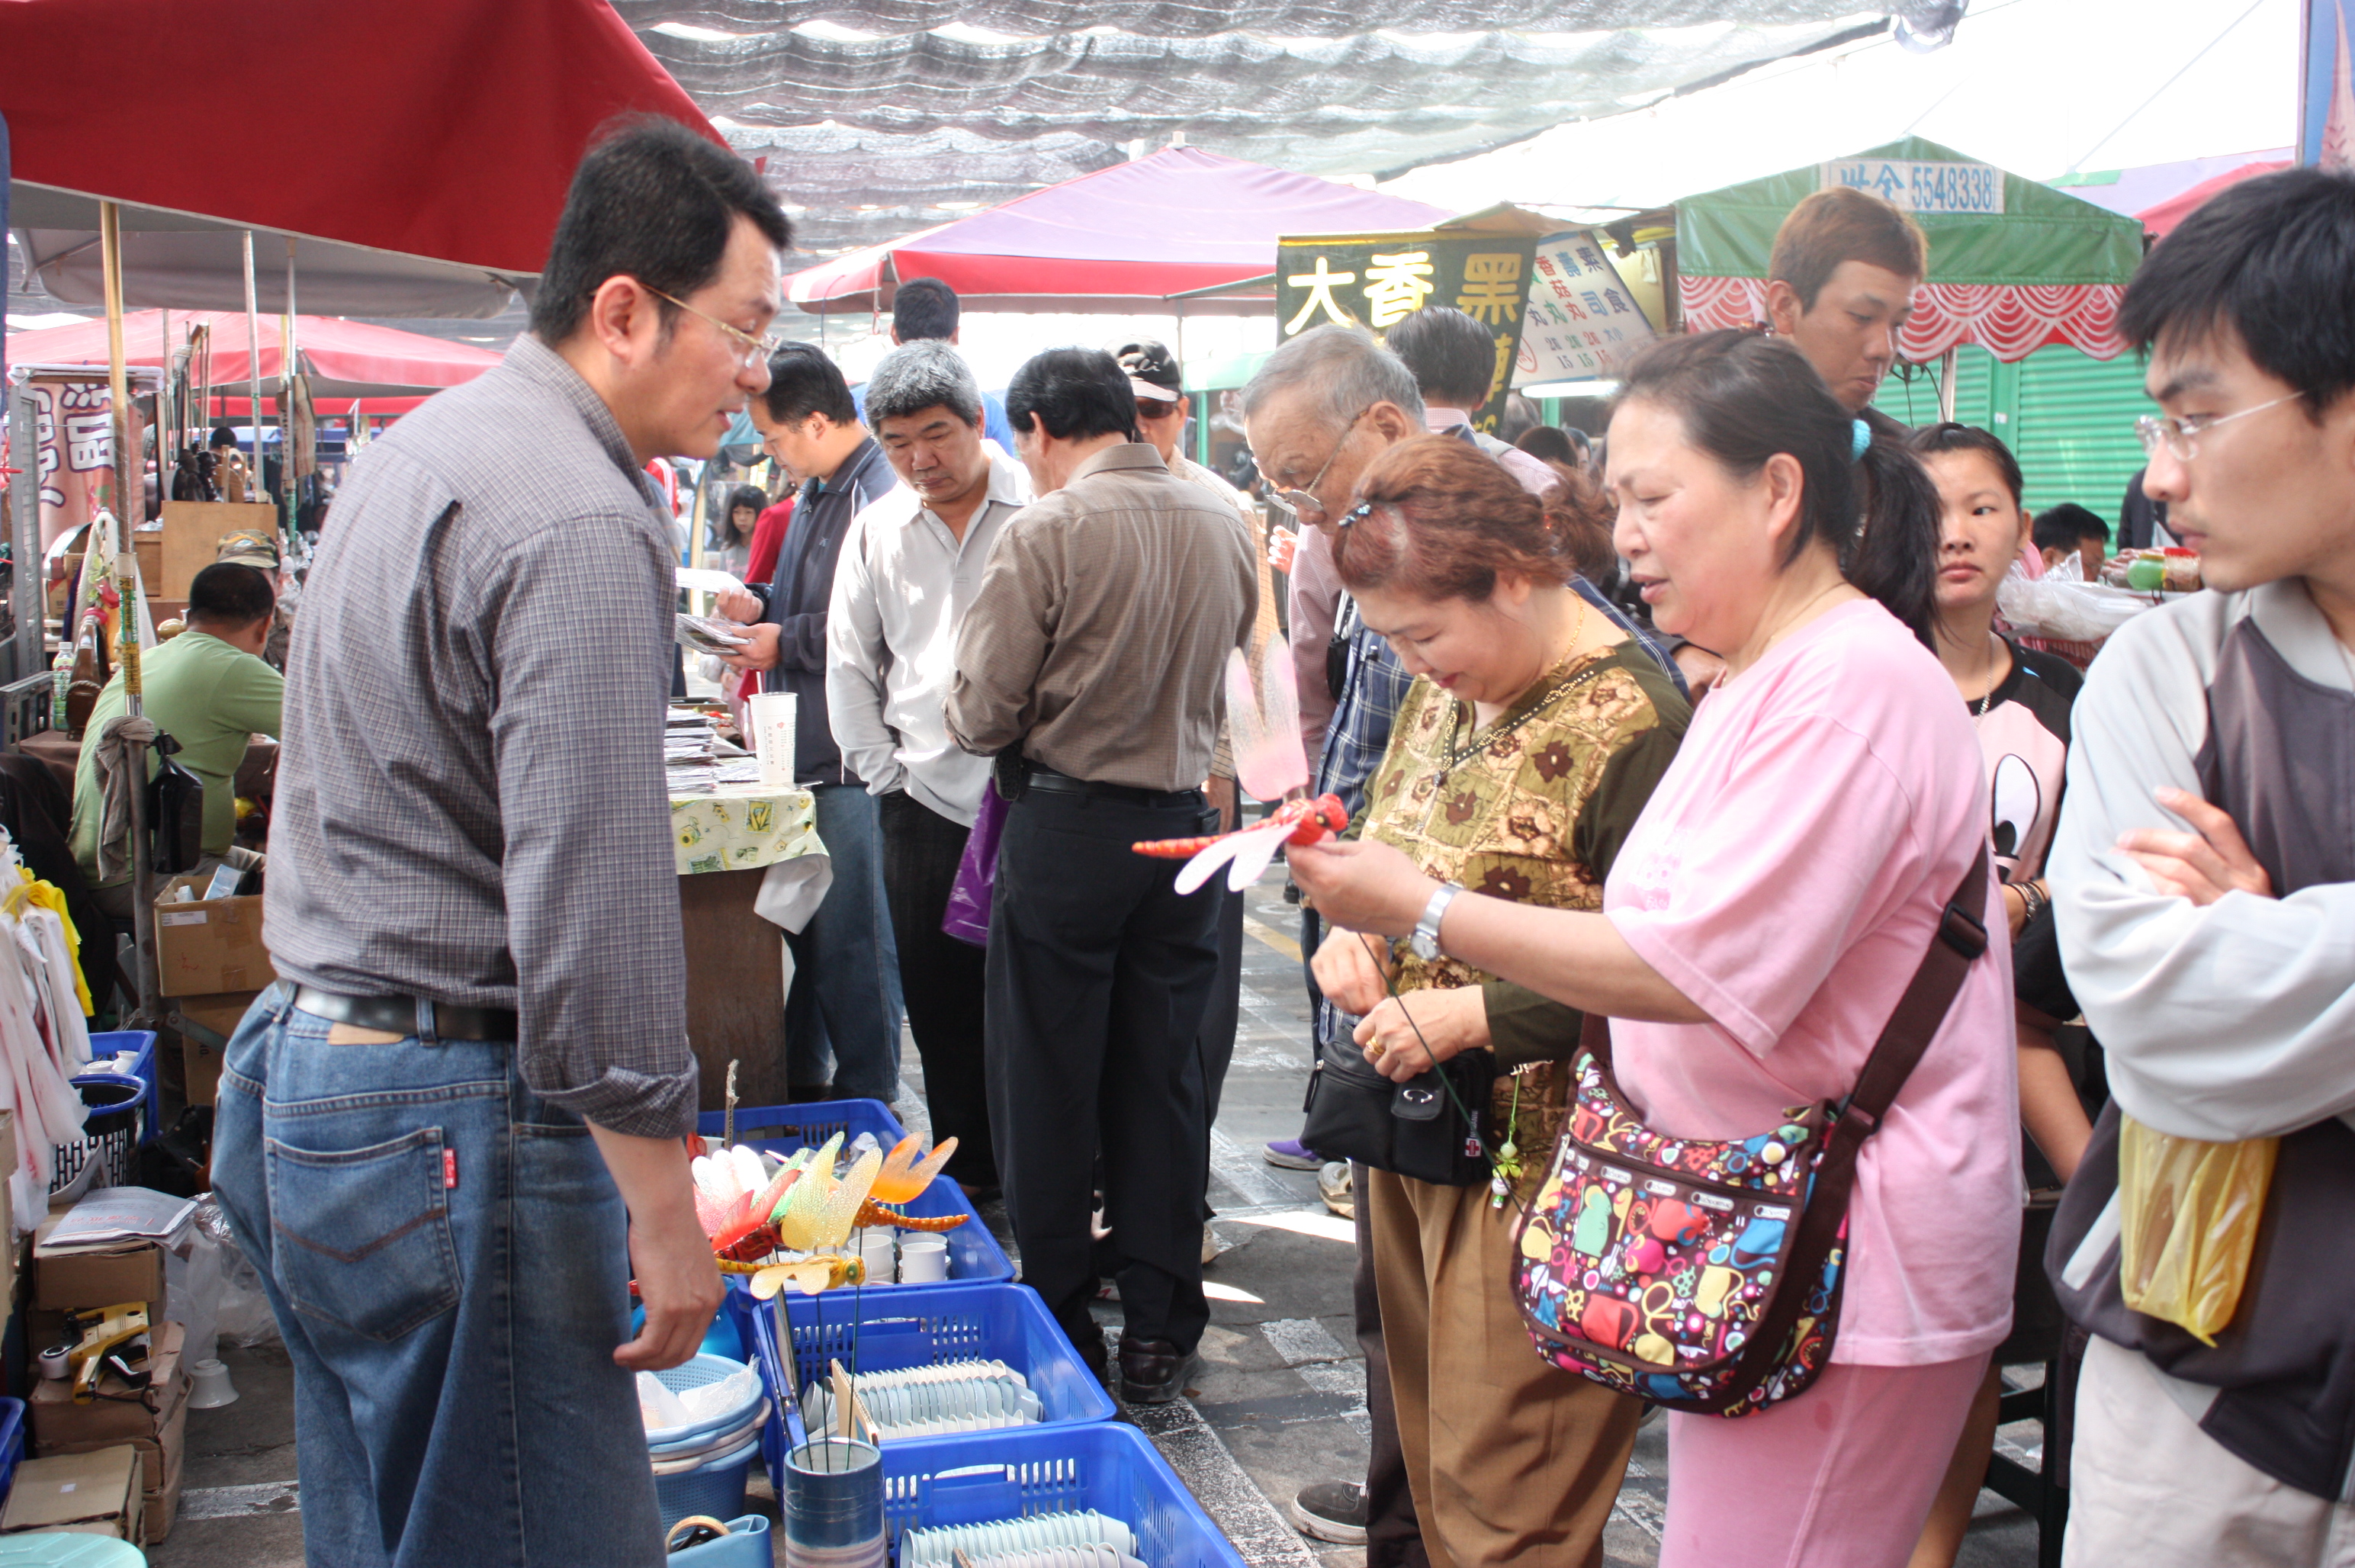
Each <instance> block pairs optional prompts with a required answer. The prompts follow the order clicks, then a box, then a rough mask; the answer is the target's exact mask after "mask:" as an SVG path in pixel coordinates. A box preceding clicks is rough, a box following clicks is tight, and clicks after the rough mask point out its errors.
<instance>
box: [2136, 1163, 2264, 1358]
mask: <svg viewBox="0 0 2355 1568" xmlns="http://www.w3.org/2000/svg"><path fill="white" fill-rule="evenodd" d="M2280 1147H2281V1145H2280V1140H2279V1139H2277V1138H2251V1139H2248V1140H2247V1141H2245V1142H2243V1143H2228V1144H2212V1143H2202V1142H2200V1140H2199V1139H2197V1138H2179V1137H2176V1136H2173V1135H2172V1134H2169V1133H2158V1132H2153V1131H2151V1129H2150V1128H2148V1127H2146V1126H2144V1125H2142V1124H2141V1123H2140V1122H2137V1121H2136V1120H2135V1119H2134V1118H2133V1117H2132V1116H2125V1117H2122V1118H2121V1119H2120V1125H2119V1129H2118V1193H2119V1197H2120V1199H2121V1200H2122V1201H2123V1204H2124V1211H2123V1212H2122V1214H2121V1215H2120V1220H2121V1221H2122V1225H2121V1229H2120V1235H2119V1254H2118V1262H2119V1268H2118V1286H2119V1291H2120V1294H2121V1295H2123V1296H2125V1298H2126V1305H2127V1306H2128V1307H2132V1308H2133V1309H2134V1310H2135V1311H2137V1312H2141V1313H2146V1314H2147V1315H2148V1316H2150V1317H2158V1318H2164V1319H2165V1320H2166V1321H2168V1322H2169V1323H2173V1324H2177V1325H2179V1326H2180V1327H2182V1328H2187V1329H2189V1330H2190V1332H2191V1333H2193V1334H2195V1335H2197V1336H2198V1337H2199V1339H2200V1341H2201V1342H2202V1343H2204V1344H2209V1345H2212V1344H2214V1343H2215V1342H2216V1336H2217V1335H2218V1334H2219V1333H2220V1332H2222V1329H2223V1328H2224V1326H2225V1325H2226V1324H2228V1323H2230V1322H2231V1321H2232V1312H2233V1309H2234V1308H2235V1307H2239V1306H2240V1303H2241V1290H2242V1287H2243V1285H2246V1284H2247V1283H2248V1278H2249V1256H2250V1253H2252V1252H2254V1250H2255V1247H2256V1244H2257V1228H2258V1225H2259V1223H2260V1221H2262V1219H2263V1217H2264V1208H2265V1189H2266V1188H2267V1186H2269V1185H2270V1184H2271V1182H2272V1181H2273V1175H2274V1157H2275V1154H2276V1153H2277V1152H2278V1151H2279V1149H2280Z"/></svg>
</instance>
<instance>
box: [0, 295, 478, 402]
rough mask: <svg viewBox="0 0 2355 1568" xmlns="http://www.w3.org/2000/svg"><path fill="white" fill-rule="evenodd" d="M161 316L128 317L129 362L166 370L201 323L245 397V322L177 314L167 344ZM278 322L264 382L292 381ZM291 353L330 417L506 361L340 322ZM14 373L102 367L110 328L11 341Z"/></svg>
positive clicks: (308, 334) (300, 340)
mask: <svg viewBox="0 0 2355 1568" xmlns="http://www.w3.org/2000/svg"><path fill="white" fill-rule="evenodd" d="M164 315H165V313H164V312H162V311H160V310H141V311H133V312H132V313H130V314H129V315H125V316H124V317H123V363H125V364H126V365H152V366H156V367H159V368H160V367H162V366H163V365H164V364H165V362H166V360H167V359H168V358H169V357H170V356H172V355H173V354H176V353H177V352H178V351H179V350H180V349H181V348H182V347H185V346H186V343H187V341H188V331H189V329H190V328H191V327H194V326H196V325H198V324H199V323H203V322H209V323H211V325H212V368H211V376H212V383H213V386H214V387H215V388H216V389H218V390H220V391H222V392H224V393H228V392H242V390H243V389H244V388H245V386H246V384H247V382H248V381H249V380H250V379H251V378H250V375H249V372H248V368H247V364H246V351H245V316H244V315H243V314H242V313H240V314H237V315H229V314H228V313H226V312H219V313H213V312H203V311H197V312H183V311H175V312H173V313H172V336H171V341H170V342H169V343H168V344H166V343H165V341H164ZM279 321H280V318H279V317H277V316H274V315H265V316H263V317H262V318H261V322H260V324H259V325H260V326H261V333H260V336H261V379H262V381H263V382H264V383H265V384H267V383H271V382H274V381H276V380H277V379H279V377H281V376H282V375H284V374H285V358H284V356H283V354H282V351H281V345H280V341H279V330H278V329H279ZM294 355H295V357H296V358H297V359H298V360H300V361H301V366H302V368H303V369H304V371H306V372H308V373H309V375H310V377H311V395H312V398H313V399H314V400H315V401H316V402H317V404H318V405H319V407H320V408H321V410H322V411H325V408H326V406H327V405H328V404H329V403H331V402H336V401H338V400H340V401H343V402H346V403H348V402H349V401H350V400H352V399H354V398H399V397H414V396H419V395H422V394H425V393H430V392H432V391H435V390H438V389H441V388H443V387H455V386H457V385H459V384H461V383H462V382H465V381H471V380H473V379H474V378H475V377H477V376H479V375H481V374H482V373H483V372H484V371H485V370H487V369H489V368H491V367H492V366H494V365H496V364H497V363H498V362H499V356H498V355H496V354H495V353H493V352H492V351H491V350H489V349H487V348H478V347H474V345H473V344H469V343H451V342H447V341H445V340H443V339H442V338H439V337H422V336H419V335H418V334H416V333H413V332H401V331H399V330H397V329H395V328H393V327H389V326H370V325H368V324H366V323H364V322H357V321H341V320H338V319H336V317H334V316H319V315H305V316H298V317H296V318H295V325H294ZM8 362H9V363H10V364H12V365H103V364H105V363H106V362H107V360H106V323H104V322H103V321H95V320H93V321H86V322H80V323H77V324H76V325H72V326H53V327H49V328H47V329H45V330H43V331H39V332H12V333H10V334H9V335H8Z"/></svg>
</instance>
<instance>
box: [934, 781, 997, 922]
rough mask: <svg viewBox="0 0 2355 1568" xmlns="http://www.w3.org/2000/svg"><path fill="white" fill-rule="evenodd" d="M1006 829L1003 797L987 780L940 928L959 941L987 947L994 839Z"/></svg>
mask: <svg viewBox="0 0 2355 1568" xmlns="http://www.w3.org/2000/svg"><path fill="white" fill-rule="evenodd" d="M1005 827H1006V797H1005V796H1004V795H999V794H998V793H997V784H996V781H995V780H993V781H991V783H990V785H989V787H988V788H986V789H985V790H983V791H982V792H981V811H980V814H979V815H978V816H975V818H974V819H973V831H972V833H971V834H969V835H967V836H966V838H965V841H964V859H961V860H959V861H958V862H957V869H956V880H955V881H954V883H952V884H951V885H950V887H949V904H948V909H947V910H946V912H943V914H942V916H941V929H942V930H943V931H944V932H946V933H949V934H950V935H951V936H954V937H955V938H956V939H957V940H958V941H959V942H970V943H971V944H974V945H975V947H986V946H988V945H989V898H990V890H991V889H992V888H993V887H994V886H996V881H997V836H998V834H999V833H1000V832H1001V831H1002V830H1003V829H1004V828H1005Z"/></svg>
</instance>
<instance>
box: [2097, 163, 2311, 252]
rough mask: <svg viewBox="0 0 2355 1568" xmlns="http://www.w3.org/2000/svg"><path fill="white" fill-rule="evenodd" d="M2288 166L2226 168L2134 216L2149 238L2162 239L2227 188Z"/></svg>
mask: <svg viewBox="0 0 2355 1568" xmlns="http://www.w3.org/2000/svg"><path fill="white" fill-rule="evenodd" d="M2287 167H2289V164H2288V163H2287V162H2286V161H2284V162H2280V163H2256V164H2243V165H2241V166H2240V167H2239V168H2237V169H2227V170H2225V171H2224V172H2223V173H2222V174H2221V175H2218V176H2215V177H2214V178H2212V179H2204V180H2201V181H2200V183H2199V184H2198V185H2195V186H2193V187H2191V188H2190V190H2187V191H2183V192H2180V193H2179V194H2178V195H2175V196H2170V197H2168V198H2167V199H2166V200H2165V201H2162V202H2158V203H2156V204H2154V205H2152V206H2150V207H2146V208H2143V209H2142V210H2141V211H2140V212H2137V213H2136V214H2135V216H2136V217H2137V218H2138V219H2142V226H2143V228H2144V229H2147V231H2148V232H2149V234H2150V237H2151V238H2152V239H2154V240H2164V239H2166V238H2167V237H2168V236H2169V234H2172V233H2174V232H2175V226H2176V225H2177V224H2179V223H2180V222H2182V221H2183V220H2184V219H2187V218H2189V217H2190V216H2191V214H2192V211H2193V210H2194V209H2195V208H2198V207H2199V206H2200V204H2201V203H2203V202H2205V201H2206V200H2207V199H2208V198H2209V197H2211V196H2214V195H2215V194H2216V193H2217V192H2218V191H2220V190H2222V189H2223V188H2224V187H2226V186H2228V185H2238V184H2240V183H2241V182H2242V181H2243V180H2244V179H2254V178H2255V177H2256V176H2259V175H2269V174H2273V173H2275V172H2276V171H2278V170H2281V169H2286V168H2287Z"/></svg>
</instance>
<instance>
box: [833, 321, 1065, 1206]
mask: <svg viewBox="0 0 2355 1568" xmlns="http://www.w3.org/2000/svg"><path fill="white" fill-rule="evenodd" d="M867 417H868V420H869V421H872V428H873V429H874V432H875V438H876V440H878V441H879V442H880V443H882V445H883V453H884V455H885V456H886V457H887V458H889V459H890V464H891V467H892V470H893V471H894V472H895V473H897V474H898V475H900V484H899V486H898V487H897V488H896V489H894V490H892V491H890V493H889V494H887V495H885V496H882V497H881V498H880V499H879V500H877V501H875V502H874V503H873V504H871V505H870V506H868V507H867V509H866V510H864V511H862V512H861V513H859V514H858V518H857V519H856V520H855V521H854V522H853V523H852V524H851V532H850V537H849V538H848V539H847V540H846V541H845V542H844V545H843V549H842V560H841V562H840V564H839V565H838V566H837V568H836V571H835V574H834V598H833V601H832V603H831V604H830V605H829V607H828V611H827V618H826V710H827V717H828V719H829V720H831V721H832V724H833V726H834V738H835V741H836V742H837V744H838V745H840V746H841V748H842V760H843V765H844V766H845V767H846V768H847V769H849V770H850V771H851V772H852V773H856V774H857V775H858V777H859V778H861V779H864V780H865V781H866V782H867V788H868V791H869V792H870V793H872V794H874V795H879V796H880V797H881V798H880V800H879V802H878V806H879V815H880V817H881V821H882V829H883V888H884V894H885V897H886V900H887V901H889V903H890V906H891V929H892V934H893V936H894V938H895V939H896V943H897V945H898V947H899V959H900V990H901V992H902V993H903V994H904V996H905V997H906V998H907V1008H908V1032H909V1033H910V1034H911V1035H912V1036H914V1037H915V1041H916V1054H917V1055H918V1056H920V1057H922V1059H923V1063H924V1103H925V1104H926V1105H927V1106H928V1107H929V1108H930V1109H931V1111H932V1136H933V1137H934V1138H935V1139H936V1140H944V1139H947V1138H951V1137H954V1138H955V1139H956V1140H957V1150H956V1153H955V1154H954V1155H953V1156H951V1157H950V1159H949V1167H948V1170H949V1174H950V1175H951V1176H954V1177H955V1178H956V1179H957V1180H958V1181H960V1182H962V1183H964V1186H965V1188H966V1189H967V1190H968V1191H982V1190H986V1189H996V1185H997V1175H996V1159H995V1156H994V1155H993V1153H992V1150H991V1147H990V1137H989V1102H988V1085H987V1083H986V1080H985V1079H984V1077H983V1075H982V1054H981V1049H982V955H981V949H979V948H977V947H973V946H969V945H967V944H964V943H962V942H959V941H958V940H957V939H956V938H954V937H953V936H950V935H948V934H946V933H943V931H942V930H941V916H942V914H943V912H944V910H945V909H946V907H947V904H948V897H949V889H950V887H951V886H952V884H954V882H955V880H956V872H957V862H958V861H959V860H960V859H962V858H963V856H964V841H965V837H966V834H967V832H968V831H969V830H970V829H971V828H972V827H973V820H974V816H975V814H976V813H978V812H979V811H980V809H981V797H982V791H983V790H985V789H986V788H987V787H988V784H989V759H988V758H986V757H975V756H972V755H969V754H968V753H966V752H964V751H963V750H961V749H960V748H959V747H958V745H957V743H956V742H955V741H953V740H951V739H950V738H949V732H948V726H947V723H946V720H944V719H943V716H942V709H943V704H944V703H945V702H946V700H947V699H948V691H949V682H950V681H951V679H952V678H954V676H955V674H956V639H957V626H958V624H959V623H960V622H962V621H963V620H964V612H965V607H966V606H967V605H969V604H970V603H973V596H974V594H975V592H976V591H977V590H978V588H979V587H980V584H981V569H982V568H983V567H984V566H985V565H986V564H987V563H988V560H989V549H990V546H992V545H993V544H995V543H996V541H997V535H998V530H999V528H1000V526H1001V525H1002V524H1003V523H1004V522H1005V521H1006V519H1007V517H1012V516H1013V515H1014V514H1015V513H1016V512H1017V511H1019V510H1020V509H1021V508H1022V507H1023V506H1025V505H1026V504H1027V503H1028V501H1029V499H1030V481H1029V477H1028V475H1026V474H1024V473H1023V471H1022V465H1021V464H1018V463H1017V462H1015V461H1014V460H1013V459H1012V458H1010V457H1007V456H1006V455H1004V454H1003V453H996V452H995V449H993V448H991V447H989V446H987V445H985V444H984V443H983V438H982V430H983V407H982V399H981V389H980V387H979V386H977V385H976V384H975V381H974V379H973V372H972V371H971V370H969V369H967V368H965V363H964V360H963V359H961V358H959V357H957V354H956V351H955V350H954V349H953V348H951V347H949V346H948V345H947V344H945V343H942V342H937V341H934V340H931V339H926V340H922V341H919V342H915V343H911V344H908V345H906V346H905V347H900V348H895V349H893V350H892V351H891V352H890V354H888V355H886V356H885V357H884V358H883V362H882V363H881V364H879V365H878V366H877V367H876V368H875V379H873V380H871V381H869V382H868V383H867Z"/></svg>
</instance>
